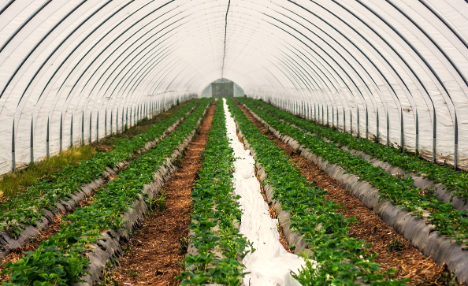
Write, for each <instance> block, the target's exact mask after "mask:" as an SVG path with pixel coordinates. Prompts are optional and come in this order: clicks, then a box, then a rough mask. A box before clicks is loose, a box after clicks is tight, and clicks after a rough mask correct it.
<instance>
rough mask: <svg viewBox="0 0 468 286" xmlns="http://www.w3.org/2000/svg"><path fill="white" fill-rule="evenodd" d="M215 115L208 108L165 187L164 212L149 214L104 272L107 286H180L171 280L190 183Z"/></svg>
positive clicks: (189, 201) (178, 268) (179, 268)
mask: <svg viewBox="0 0 468 286" xmlns="http://www.w3.org/2000/svg"><path fill="white" fill-rule="evenodd" d="M214 112H215V106H214V105H212V106H210V108H209V110H208V113H207V115H206V118H205V119H204V121H203V124H202V125H201V127H200V134H199V135H197V136H196V137H195V139H194V140H193V141H192V142H191V143H190V145H189V146H188V148H187V150H186V151H185V156H184V157H183V159H182V160H181V161H180V168H178V169H177V171H176V172H175V174H174V175H173V177H172V178H171V179H170V180H169V181H168V182H167V183H166V184H165V185H164V188H163V189H164V190H165V191H166V193H165V197H166V199H165V205H166V209H165V210H163V211H158V210H154V211H152V212H151V213H150V214H149V215H148V216H147V217H146V218H145V220H144V221H143V224H142V225H143V227H142V229H140V231H139V232H138V233H136V234H135V235H134V237H133V238H132V239H131V240H130V242H129V243H128V244H127V245H125V246H124V250H126V253H125V255H124V257H123V258H122V259H121V260H120V261H119V266H118V267H117V268H116V269H115V270H114V271H113V272H107V273H106V275H105V276H106V281H105V282H106V283H107V284H108V285H179V281H178V280H176V279H174V277H176V276H177V275H179V273H180V272H181V271H182V270H183V266H182V265H180V262H181V261H182V260H183V259H184V257H185V253H182V252H181V251H180V250H179V246H180V241H181V240H183V239H184V238H186V237H187V236H188V233H189V227H188V226H189V224H190V215H191V213H192V198H191V196H190V194H191V191H192V189H193V183H194V182H195V180H196V175H197V173H198V171H199V170H200V168H201V167H202V163H201V160H202V158H201V152H202V151H203V150H204V149H205V146H206V142H207V140H208V132H209V130H210V128H211V122H212V120H213V115H214Z"/></svg>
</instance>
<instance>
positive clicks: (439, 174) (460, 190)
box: [240, 98, 468, 202]
mask: <svg viewBox="0 0 468 286" xmlns="http://www.w3.org/2000/svg"><path fill="white" fill-rule="evenodd" d="M240 101H241V102H243V103H245V104H249V106H252V105H255V106H257V107H261V108H262V109H264V110H265V111H267V112H268V113H270V114H272V115H274V116H276V117H278V118H280V119H283V120H285V121H287V122H289V123H292V124H294V125H296V126H298V127H300V128H302V129H304V130H306V131H308V132H311V133H313V134H316V135H318V136H322V137H325V138H328V139H329V140H331V141H333V142H335V143H337V144H339V145H341V146H346V147H348V148H350V149H354V150H357V151H362V152H365V153H366V154H369V155H371V156H373V157H375V158H377V159H379V160H381V161H385V162H388V163H390V164H392V165H393V166H397V167H400V168H402V169H403V170H404V171H405V172H412V173H414V174H416V175H421V176H424V177H426V178H428V179H431V180H433V181H434V182H436V183H442V184H443V185H445V186H446V187H447V188H448V189H449V190H452V191H453V196H459V197H461V198H463V199H464V200H465V202H466V201H467V200H468V191H467V190H468V173H466V172H464V171H460V170H458V171H457V170H453V169H452V168H451V167H450V166H441V165H437V164H433V163H431V162H428V161H426V160H424V159H423V158H420V157H417V156H414V155H411V154H408V153H405V152H403V153H402V152H400V151H399V150H398V149H395V148H392V147H389V146H384V145H381V144H378V143H376V142H372V141H370V140H367V139H365V138H356V137H354V136H352V135H351V134H348V133H342V132H339V131H338V130H335V129H332V128H328V127H324V126H320V125H316V124H314V123H313V122H311V121H308V120H305V119H302V118H299V117H297V116H294V115H292V114H291V113H289V112H286V111H284V110H280V109H278V108H276V107H273V106H271V105H268V104H266V103H264V102H261V101H258V100H253V99H248V98H242V99H240Z"/></svg>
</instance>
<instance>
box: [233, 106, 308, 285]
mask: <svg viewBox="0 0 468 286" xmlns="http://www.w3.org/2000/svg"><path fill="white" fill-rule="evenodd" d="M224 109H225V112H226V127H227V133H228V137H229V139H230V143H231V147H232V148H233V149H234V155H235V158H236V161H235V162H234V167H235V172H234V178H233V182H234V192H235V194H236V195H240V196H241V198H240V199H239V204H240V209H241V210H242V218H241V224H240V232H241V233H242V234H243V235H244V236H245V237H246V238H247V239H248V240H249V241H251V242H252V243H253V247H254V248H255V252H254V253H249V254H247V255H246V256H245V258H244V260H243V261H242V262H243V263H244V265H245V267H246V270H245V271H246V272H248V273H249V274H247V275H246V276H245V277H244V284H245V285H255V286H257V285H262V286H263V285H275V286H276V285H300V284H299V282H297V281H296V280H295V279H294V278H292V277H291V275H290V271H291V270H292V271H294V272H297V270H298V269H300V267H301V266H303V265H305V261H304V259H302V258H301V257H299V256H297V255H295V254H291V253H288V252H287V251H286V250H284V248H283V246H282V245H281V244H280V242H279V233H278V230H277V225H278V220H277V219H272V218H271V217H270V215H269V213H268V205H267V203H266V202H265V201H264V200H263V197H262V195H261V193H260V184H259V182H258V180H257V178H256V177H255V171H254V164H255V161H254V159H253V157H252V156H251V155H250V151H248V150H244V145H243V144H242V143H241V142H240V141H239V139H238V138H237V135H236V125H235V123H234V120H233V118H232V117H231V113H230V112H229V110H228V109H227V105H226V102H225V101H224Z"/></svg>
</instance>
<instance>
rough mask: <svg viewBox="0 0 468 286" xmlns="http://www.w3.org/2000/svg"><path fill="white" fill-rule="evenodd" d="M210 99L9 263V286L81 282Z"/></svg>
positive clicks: (198, 119)
mask: <svg viewBox="0 0 468 286" xmlns="http://www.w3.org/2000/svg"><path fill="white" fill-rule="evenodd" d="M207 104H208V101H206V100H205V101H203V102H202V103H201V104H200V105H199V106H198V108H197V109H196V110H195V111H194V112H193V113H191V114H190V115H189V116H188V117H187V119H186V120H185V121H184V122H183V123H182V124H181V125H179V127H178V128H177V129H176V130H175V131H174V132H173V133H171V134H170V135H168V136H167V137H166V138H165V139H163V140H161V141H160V142H159V143H158V144H157V145H156V147H154V148H153V149H151V150H150V151H148V152H147V153H145V154H143V155H142V156H140V157H139V158H138V159H137V160H135V161H133V162H132V163H130V165H129V166H128V167H127V168H126V169H125V170H124V171H123V172H122V173H120V174H119V176H118V178H117V179H115V180H112V181H110V182H109V183H108V184H107V185H106V186H105V187H104V188H103V189H101V190H99V191H98V192H97V193H96V195H95V196H94V197H93V202H92V203H91V204H90V205H88V206H86V207H82V208H78V209H77V210H76V211H75V212H74V213H73V214H71V215H68V216H66V217H63V218H62V224H61V228H60V229H59V230H58V232H57V233H56V234H55V235H53V236H52V237H51V238H50V239H48V240H46V241H44V242H42V243H41V244H40V246H39V247H38V249H36V250H34V251H32V252H27V253H26V254H25V257H23V258H22V259H20V260H19V261H17V262H14V263H8V264H6V265H5V266H6V269H5V271H4V273H3V274H7V273H11V274H12V275H11V278H10V281H11V284H5V285H33V284H34V285H70V284H71V283H73V282H78V281H80V277H82V276H83V275H84V274H85V273H86V270H85V269H86V267H87V266H88V265H89V260H88V258H87V257H86V255H85V254H86V252H89V251H90V246H91V244H93V243H95V242H96V241H97V239H98V238H99V236H100V235H101V233H102V232H103V231H104V230H109V229H112V230H114V231H118V230H120V229H121V228H122V227H123V225H124V224H125V221H124V220H123V216H122V215H123V214H124V213H125V212H126V211H127V210H128V209H129V208H130V207H131V205H132V204H133V202H134V201H135V200H137V199H138V198H139V197H140V196H141V195H142V192H143V189H144V186H145V185H146V184H149V183H151V182H152V181H153V177H154V173H155V171H156V170H158V168H159V167H160V166H161V165H162V164H163V163H164V162H165V158H167V157H168V156H170V155H171V154H172V153H173V151H174V150H175V148H176V147H177V146H178V145H180V144H181V142H183V141H184V140H185V138H186V137H187V136H188V135H189V134H190V133H191V132H192V131H193V130H194V128H195V127H196V126H197V124H198V122H199V121H200V120H201V116H202V115H203V113H204V111H205V109H206V106H207Z"/></svg>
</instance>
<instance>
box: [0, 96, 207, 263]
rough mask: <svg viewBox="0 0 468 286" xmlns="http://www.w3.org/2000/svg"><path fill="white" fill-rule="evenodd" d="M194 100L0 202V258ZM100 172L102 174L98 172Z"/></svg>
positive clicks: (147, 144) (167, 127) (161, 132)
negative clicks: (49, 177) (109, 148)
mask: <svg viewBox="0 0 468 286" xmlns="http://www.w3.org/2000/svg"><path fill="white" fill-rule="evenodd" d="M197 104H198V103H197V102H195V101H194V102H191V103H190V104H188V105H186V106H184V107H183V108H181V109H179V110H178V111H177V112H175V113H174V114H173V115H172V116H171V117H169V118H166V119H163V120H161V121H159V122H158V124H157V125H154V126H153V127H151V128H149V129H148V130H146V132H144V133H142V134H139V135H138V136H135V137H133V138H130V139H121V140H117V141H116V143H115V144H116V147H115V148H114V149H113V150H111V151H110V152H105V153H98V154H96V155H95V156H94V157H93V158H91V159H90V160H86V161H81V162H80V163H78V164H77V165H71V166H68V167H66V168H65V169H63V170H62V171H60V172H57V173H56V174H54V175H53V176H52V179H50V180H46V181H41V182H39V183H38V184H36V185H35V186H33V187H31V188H29V189H28V190H27V191H26V192H24V193H22V194H19V195H18V196H17V197H15V198H13V199H11V200H9V201H8V202H5V203H3V204H1V205H0V259H3V258H4V257H5V256H6V255H7V254H8V253H9V251H10V250H12V249H16V248H19V247H22V246H24V245H25V243H26V242H27V241H28V239H29V238H30V237H35V236H38V235H39V232H40V231H41V230H43V229H45V228H46V227H47V225H48V224H49V223H50V222H52V221H54V219H55V215H57V214H63V213H65V212H70V211H73V209H74V208H75V207H76V206H77V204H78V203H79V202H80V201H81V200H83V199H84V198H85V197H86V196H87V195H89V194H91V193H92V192H93V191H95V190H97V189H98V188H100V187H101V186H102V185H103V184H104V182H105V181H107V180H109V179H110V178H112V177H113V176H115V173H116V172H119V171H121V169H123V168H124V167H125V166H126V165H127V164H128V162H129V161H132V160H135V159H136V157H138V155H139V154H141V153H142V152H146V151H147V150H149V149H150V148H152V147H154V145H155V144H156V143H157V142H158V141H159V140H161V139H162V138H164V137H165V136H166V135H167V133H168V132H171V131H172V130H173V129H174V128H175V127H176V126H177V125H178V124H179V123H180V122H181V120H183V118H184V117H186V116H187V113H189V112H190V111H191V110H192V109H193V108H194V106H195V105H197ZM102 174H104V175H102Z"/></svg>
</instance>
